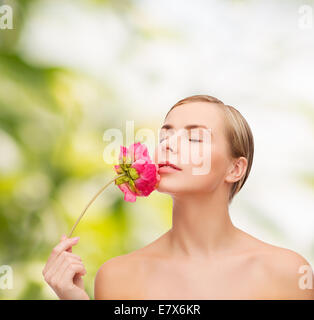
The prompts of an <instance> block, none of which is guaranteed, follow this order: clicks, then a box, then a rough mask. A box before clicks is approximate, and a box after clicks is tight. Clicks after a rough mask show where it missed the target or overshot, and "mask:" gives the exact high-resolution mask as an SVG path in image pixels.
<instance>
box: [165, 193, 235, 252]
mask: <svg viewBox="0 0 314 320" xmlns="http://www.w3.org/2000/svg"><path fill="white" fill-rule="evenodd" d="M237 230H238V229H237V228H236V227H235V226H234V225H233V224H232V221H231V219H230V216H229V210H228V199H225V195H224V194H222V193H221V194H217V192H216V194H209V193H197V194H184V195H180V196H173V211H172V229H171V230H170V231H169V235H170V241H171V247H172V249H173V250H175V251H176V253H180V254H183V255H185V256H191V255H193V256H194V257H195V256H200V257H204V256H205V257H208V256H209V255H212V254H216V253H223V252H226V249H228V248H229V247H230V245H232V243H233V241H234V237H235V235H236V231H237Z"/></svg>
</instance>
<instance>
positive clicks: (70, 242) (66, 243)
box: [43, 237, 79, 273]
mask: <svg viewBox="0 0 314 320" xmlns="http://www.w3.org/2000/svg"><path fill="white" fill-rule="evenodd" d="M78 240H79V237H76V238H68V239H65V240H63V241H61V242H60V243H59V244H57V245H56V246H55V247H54V248H53V250H52V252H51V254H50V256H49V258H48V261H47V263H46V266H45V268H44V270H43V273H45V272H46V271H47V270H48V269H49V267H50V265H51V263H53V261H55V259H56V258H57V257H58V256H59V255H60V254H61V253H62V252H63V251H65V250H67V249H69V248H71V247H72V246H74V245H76V244H77V242H78Z"/></svg>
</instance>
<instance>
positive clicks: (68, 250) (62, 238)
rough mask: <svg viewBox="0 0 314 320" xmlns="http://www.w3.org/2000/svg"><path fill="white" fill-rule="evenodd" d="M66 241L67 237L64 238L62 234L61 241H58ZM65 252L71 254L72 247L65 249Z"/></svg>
mask: <svg viewBox="0 0 314 320" xmlns="http://www.w3.org/2000/svg"><path fill="white" fill-rule="evenodd" d="M66 239H68V238H67V236H66V235H65V234H63V235H62V236H61V240H60V241H63V240H66ZM66 251H67V252H72V247H71V248H69V249H67V250H66Z"/></svg>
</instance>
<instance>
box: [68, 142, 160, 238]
mask: <svg viewBox="0 0 314 320" xmlns="http://www.w3.org/2000/svg"><path fill="white" fill-rule="evenodd" d="M114 170H115V171H116V173H118V175H117V176H116V177H114V178H113V179H112V180H111V181H109V182H108V183H107V184H106V185H105V186H103V187H102V188H101V189H100V190H99V191H98V192H97V194H96V195H95V196H94V197H93V198H92V200H91V201H90V202H89V203H88V204H87V206H86V207H85V209H84V210H83V212H82V213H81V215H80V216H79V218H78V219H77V220H76V222H75V224H74V226H73V227H72V230H71V232H70V234H69V238H71V236H72V233H73V231H74V229H75V227H76V226H77V224H78V223H79V221H80V220H81V218H82V217H83V215H84V214H85V212H86V210H87V209H88V207H89V206H90V205H91V204H92V203H93V202H94V201H95V199H96V198H97V197H98V196H99V195H100V194H101V193H102V192H103V190H105V189H106V188H107V187H108V186H109V185H110V184H111V183H112V182H113V181H115V184H116V185H117V186H118V187H119V189H120V190H121V191H122V192H123V193H124V200H125V201H129V202H135V201H136V197H147V196H149V195H150V194H151V193H152V192H153V191H154V190H155V189H156V188H157V186H158V184H159V181H160V175H159V173H158V170H159V169H158V165H156V164H154V163H152V161H151V159H150V157H149V154H148V150H147V148H146V146H145V145H144V144H141V143H140V142H137V143H134V144H132V145H131V146H130V147H129V149H128V148H126V147H124V146H121V147H120V155H119V165H115V166H114Z"/></svg>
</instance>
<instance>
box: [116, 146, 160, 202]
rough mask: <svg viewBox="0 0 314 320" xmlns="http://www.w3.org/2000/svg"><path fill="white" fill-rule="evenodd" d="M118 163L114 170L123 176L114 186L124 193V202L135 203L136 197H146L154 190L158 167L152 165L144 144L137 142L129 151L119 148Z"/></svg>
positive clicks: (158, 177)
mask: <svg viewBox="0 0 314 320" xmlns="http://www.w3.org/2000/svg"><path fill="white" fill-rule="evenodd" d="M119 161H120V164H119V165H115V166H114V169H115V171H116V172H117V173H118V174H124V175H123V176H121V177H119V178H117V179H116V180H115V184H116V185H117V186H118V187H119V188H120V190H121V191H122V192H123V193H124V200H125V201H129V202H135V201H136V197H147V196H149V195H150V194H151V193H152V192H153V191H154V190H155V189H156V187H157V186H158V183H159V181H160V175H159V174H158V166H157V165H156V164H154V163H152V160H151V159H150V157H149V154H148V150H147V148H146V146H145V145H144V144H141V143H140V142H137V143H134V144H132V145H131V146H130V147H129V149H127V148H126V147H124V146H121V147H120V155H119Z"/></svg>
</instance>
